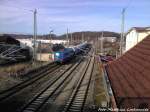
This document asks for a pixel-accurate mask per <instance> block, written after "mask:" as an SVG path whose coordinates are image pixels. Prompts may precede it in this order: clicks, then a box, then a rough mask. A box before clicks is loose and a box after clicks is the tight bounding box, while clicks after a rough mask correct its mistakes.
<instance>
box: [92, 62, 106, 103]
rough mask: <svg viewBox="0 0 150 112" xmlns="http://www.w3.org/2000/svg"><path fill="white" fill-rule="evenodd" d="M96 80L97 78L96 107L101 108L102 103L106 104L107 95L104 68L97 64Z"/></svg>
mask: <svg viewBox="0 0 150 112" xmlns="http://www.w3.org/2000/svg"><path fill="white" fill-rule="evenodd" d="M96 71H97V73H96V78H95V97H94V100H95V105H96V106H101V104H102V102H104V101H105V102H106V101H107V100H106V93H105V89H104V85H103V78H102V67H100V66H99V63H98V62H96Z"/></svg>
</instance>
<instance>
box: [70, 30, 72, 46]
mask: <svg viewBox="0 0 150 112" xmlns="http://www.w3.org/2000/svg"><path fill="white" fill-rule="evenodd" d="M70 43H71V45H72V44H73V41H72V33H71V39H70Z"/></svg>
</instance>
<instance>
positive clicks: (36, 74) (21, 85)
mask: <svg viewBox="0 0 150 112" xmlns="http://www.w3.org/2000/svg"><path fill="white" fill-rule="evenodd" d="M44 67H45V68H44ZM44 67H41V68H40V70H37V71H38V72H36V71H34V72H33V71H31V73H28V74H30V75H32V77H30V78H29V79H27V80H25V81H23V82H21V83H19V84H17V85H15V86H13V87H11V88H9V89H7V90H4V91H2V92H0V102H2V101H3V100H5V99H8V98H9V97H10V96H13V95H14V94H16V93H18V92H19V91H20V90H22V89H24V88H26V87H28V86H30V85H31V84H33V83H34V82H36V81H38V80H39V79H41V78H43V77H45V76H46V75H48V74H49V73H51V72H53V71H54V70H56V69H58V68H59V67H60V65H57V64H55V63H52V64H49V65H47V66H44ZM33 74H34V75H33Z"/></svg>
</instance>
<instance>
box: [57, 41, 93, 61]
mask: <svg viewBox="0 0 150 112" xmlns="http://www.w3.org/2000/svg"><path fill="white" fill-rule="evenodd" d="M90 48H91V45H90V44H88V43H83V44H79V45H77V46H74V47H72V48H64V49H61V50H59V51H55V52H54V61H55V62H58V63H65V62H67V61H69V60H71V59H72V58H73V57H74V56H76V55H79V54H82V53H87V51H88V50H89V49H90Z"/></svg>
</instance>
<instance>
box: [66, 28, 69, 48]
mask: <svg viewBox="0 0 150 112" xmlns="http://www.w3.org/2000/svg"><path fill="white" fill-rule="evenodd" d="M66 40H67V47H69V37H68V28H67V34H66Z"/></svg>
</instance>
